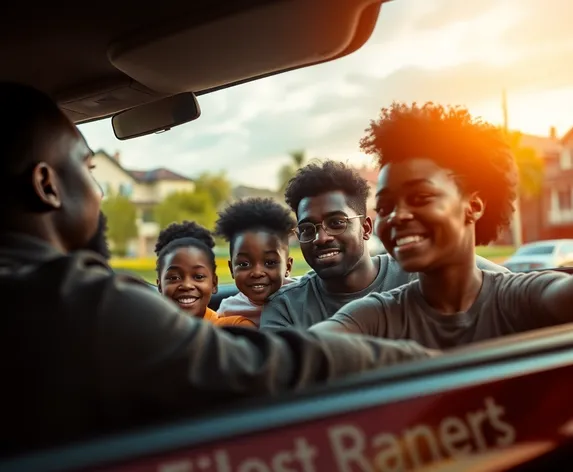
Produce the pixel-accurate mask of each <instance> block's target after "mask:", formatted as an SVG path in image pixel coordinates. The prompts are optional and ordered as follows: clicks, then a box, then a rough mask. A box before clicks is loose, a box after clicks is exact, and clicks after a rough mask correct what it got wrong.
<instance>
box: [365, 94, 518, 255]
mask: <svg viewBox="0 0 573 472" xmlns="http://www.w3.org/2000/svg"><path fill="white" fill-rule="evenodd" d="M365 131H366V135H365V136H364V137H363V138H362V139H361V140H360V148H361V149H362V151H363V152H365V153H366V154H370V155H374V156H375V157H376V159H377V161H378V164H379V165H380V167H383V166H384V165H386V164H389V163H392V162H401V161H404V160H407V159H411V158H415V157H426V158H428V159H431V160H433V161H434V162H435V163H436V164H438V165H439V166H441V167H444V168H447V169H451V170H452V171H453V172H454V174H455V176H456V180H457V181H458V184H459V186H460V189H461V191H463V192H465V193H471V192H478V193H479V195H480V197H481V198H482V199H483V200H484V202H485V204H486V208H485V211H484V214H483V216H482V218H481V219H480V220H479V221H478V222H477V223H476V230H475V233H476V244H478V245H483V244H488V243H490V242H492V241H494V240H495V239H497V237H498V235H499V232H500V231H501V230H502V229H504V228H507V227H508V226H509V224H510V222H511V218H512V214H513V212H514V210H515V207H514V203H515V199H516V198H517V185H518V172H517V166H516V163H515V158H514V156H513V153H512V152H511V149H510V146H509V144H508V141H507V139H506V136H505V134H504V133H503V131H502V130H500V129H499V128H496V127H494V126H493V125H491V124H489V123H486V122H484V121H481V120H480V119H474V118H472V117H471V115H470V113H469V112H468V110H467V109H465V108H463V107H451V106H448V107H443V106H441V105H436V104H434V103H431V102H429V103H426V104H424V105H422V106H419V105H417V104H416V103H413V104H412V105H406V104H403V103H393V104H392V105H391V106H390V107H389V108H382V110H381V112H380V115H379V117H378V119H377V120H372V121H371V122H370V126H369V127H368V128H367V129H366V130H365Z"/></svg>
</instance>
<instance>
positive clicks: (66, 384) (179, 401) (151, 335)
mask: <svg viewBox="0 0 573 472" xmlns="http://www.w3.org/2000/svg"><path fill="white" fill-rule="evenodd" d="M0 296H1V300H3V303H4V308H3V309H2V311H1V312H2V329H1V330H0V333H1V334H0V345H1V346H2V356H1V361H0V362H1V375H2V387H1V389H2V401H1V402H0V405H1V406H0V408H1V415H0V417H1V418H2V428H1V429H2V433H1V437H0V444H2V449H3V451H2V453H3V455H5V454H6V453H9V452H16V451H17V450H22V449H30V448H36V447H42V446H47V445H51V444H53V443H55V442H58V443H61V442H67V441H69V440H78V439H80V438H83V437H85V436H86V435H90V436H91V435H94V434H98V433H104V432H110V431H113V430H116V429H119V428H124V427H127V426H135V427H137V426H138V425H141V424H143V423H147V422H149V421H154V420H157V419H168V418H175V417H178V418H180V417H181V416H182V415H184V414H193V413H197V412H201V411H209V410H210V409H212V408H215V407H216V406H220V405H221V404H223V405H227V404H228V403H229V402H231V401H232V400H235V399H237V398H241V397H246V396H253V395H263V394H276V393H278V392H281V391H286V390H297V389H300V388H302V387H305V386H307V385H309V384H312V383H315V382H324V381H328V380H331V379H335V378H338V377H342V376H344V375H346V374H349V373H352V372H358V371H363V370H367V369H372V368H375V367H377V366H381V365H387V364H392V363H396V362H400V361H403V360H407V359H412V358H418V357H425V356H426V355H427V354H426V351H425V350H424V349H422V348H421V347H419V346H418V345H417V344H414V343H409V342H386V341H383V340H377V339H373V338H363V337H358V336H346V335H333V334H329V335H317V334H310V333H305V332H296V331H283V332H280V333H278V334H274V335H269V334H264V333H259V332H257V331H254V330H248V329H241V328H227V329H221V328H216V327H214V326H213V325H212V324H209V323H204V322H202V321H200V320H198V319H195V318H190V317H188V316H186V315H184V314H182V313H180V312H179V311H178V309H177V307H176V306H175V305H173V304H172V303H171V302H170V301H168V300H167V299H165V298H163V297H161V296H160V295H158V294H157V293H154V292H153V291H151V290H149V288H148V287H146V286H145V285H144V284H141V283H138V282H137V281H133V280H130V279H129V278H125V277H118V276H117V275H114V274H113V273H112V271H111V270H110V269H109V267H108V266H107V265H106V263H105V262H104V261H103V259H100V258H99V257H98V256H97V255H95V254H93V253H91V252H79V253H74V254H69V255H63V254H61V253H59V252H58V251H56V250H55V249H53V248H52V247H51V246H49V245H47V244H46V243H44V242H42V241H40V240H37V239H34V238H30V237H27V236H23V235H15V234H0Z"/></svg>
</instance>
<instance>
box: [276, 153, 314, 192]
mask: <svg viewBox="0 0 573 472" xmlns="http://www.w3.org/2000/svg"><path fill="white" fill-rule="evenodd" d="M289 156H290V159H291V162H289V163H288V164H285V165H284V166H282V167H281V168H280V169H279V192H280V194H281V195H284V193H285V190H286V187H287V185H288V182H289V180H290V179H292V178H293V177H294V176H295V174H296V172H297V170H299V169H300V168H301V167H304V166H305V165H306V161H307V159H306V152H305V151H304V150H297V151H291V152H289Z"/></svg>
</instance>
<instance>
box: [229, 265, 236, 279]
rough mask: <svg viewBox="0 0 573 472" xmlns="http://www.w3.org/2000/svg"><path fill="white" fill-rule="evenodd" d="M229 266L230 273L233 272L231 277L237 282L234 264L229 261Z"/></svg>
mask: <svg viewBox="0 0 573 472" xmlns="http://www.w3.org/2000/svg"><path fill="white" fill-rule="evenodd" d="M227 264H228V265H229V272H231V277H233V280H235V274H233V262H232V261H227Z"/></svg>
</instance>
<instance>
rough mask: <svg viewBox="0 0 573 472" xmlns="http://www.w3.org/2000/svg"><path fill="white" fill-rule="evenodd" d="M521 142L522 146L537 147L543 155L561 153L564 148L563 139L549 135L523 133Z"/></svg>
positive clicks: (536, 149)
mask: <svg viewBox="0 0 573 472" xmlns="http://www.w3.org/2000/svg"><path fill="white" fill-rule="evenodd" d="M520 144H521V146H522V147H528V148H533V149H535V151H536V152H537V154H539V156H541V157H544V156H547V155H554V154H559V153H561V150H562V149H563V144H562V140H560V139H558V138H551V137H549V136H535V135H533V134H522V135H521V142H520Z"/></svg>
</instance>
